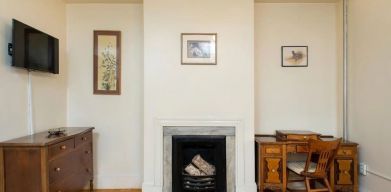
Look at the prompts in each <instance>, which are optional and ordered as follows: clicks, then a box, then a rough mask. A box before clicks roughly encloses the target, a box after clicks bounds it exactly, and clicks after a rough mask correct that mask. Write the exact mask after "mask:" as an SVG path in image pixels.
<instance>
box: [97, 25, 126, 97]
mask: <svg viewBox="0 0 391 192" xmlns="http://www.w3.org/2000/svg"><path fill="white" fill-rule="evenodd" d="M94 94H99V95H120V94H121V32H120V31H94Z"/></svg>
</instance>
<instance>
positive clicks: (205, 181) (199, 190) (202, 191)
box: [182, 172, 216, 192]
mask: <svg viewBox="0 0 391 192" xmlns="http://www.w3.org/2000/svg"><path fill="white" fill-rule="evenodd" d="M182 176H183V188H184V190H185V191H189V192H190V191H196V192H212V191H216V182H215V175H205V176H192V175H189V174H187V173H185V172H183V173H182Z"/></svg>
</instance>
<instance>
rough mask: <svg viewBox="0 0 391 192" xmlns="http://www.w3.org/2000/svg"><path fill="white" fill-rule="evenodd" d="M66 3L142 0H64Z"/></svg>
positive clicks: (136, 0) (134, 1)
mask: <svg viewBox="0 0 391 192" xmlns="http://www.w3.org/2000/svg"><path fill="white" fill-rule="evenodd" d="M64 1H65V2H66V3H143V0H64Z"/></svg>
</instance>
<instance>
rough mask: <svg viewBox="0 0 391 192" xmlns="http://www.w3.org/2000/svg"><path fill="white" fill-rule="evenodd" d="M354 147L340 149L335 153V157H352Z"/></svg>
mask: <svg viewBox="0 0 391 192" xmlns="http://www.w3.org/2000/svg"><path fill="white" fill-rule="evenodd" d="M354 155H355V149H354V147H340V148H339V149H338V152H337V156H354Z"/></svg>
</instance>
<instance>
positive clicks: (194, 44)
mask: <svg viewBox="0 0 391 192" xmlns="http://www.w3.org/2000/svg"><path fill="white" fill-rule="evenodd" d="M181 64H182V65H217V33H182V34H181Z"/></svg>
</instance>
